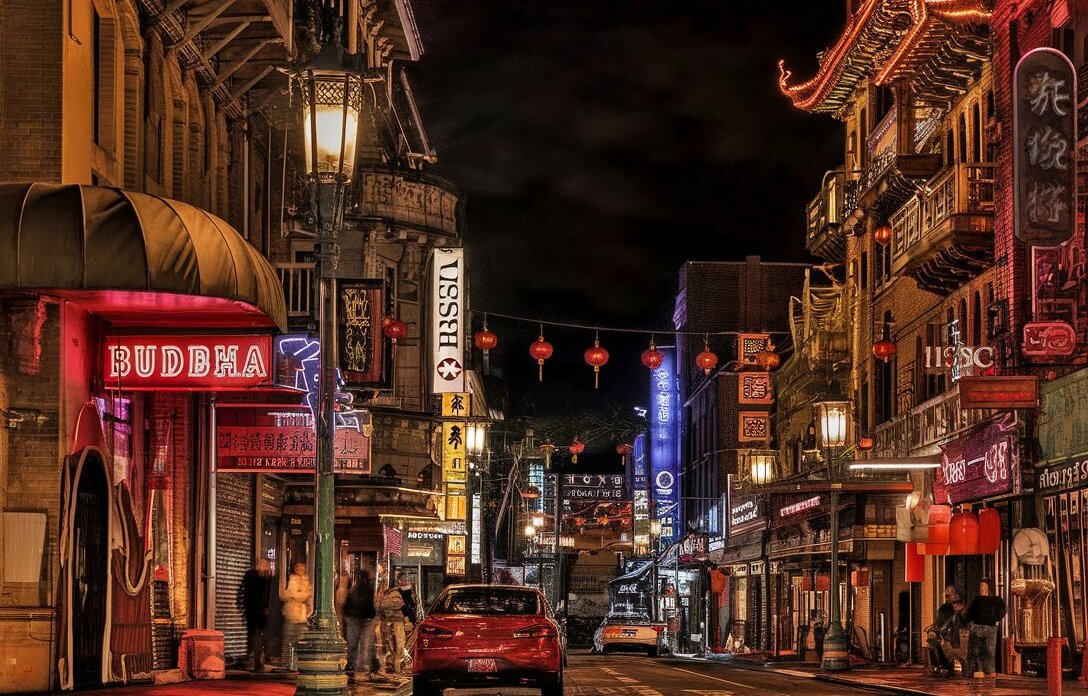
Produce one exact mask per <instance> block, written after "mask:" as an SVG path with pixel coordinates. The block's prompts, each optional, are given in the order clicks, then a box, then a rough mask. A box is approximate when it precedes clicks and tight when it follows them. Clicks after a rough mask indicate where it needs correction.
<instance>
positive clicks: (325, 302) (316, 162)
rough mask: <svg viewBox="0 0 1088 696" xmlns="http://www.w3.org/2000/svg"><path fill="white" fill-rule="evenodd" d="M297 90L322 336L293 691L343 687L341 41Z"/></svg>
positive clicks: (352, 119) (350, 85)
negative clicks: (336, 451) (310, 592)
mask: <svg viewBox="0 0 1088 696" xmlns="http://www.w3.org/2000/svg"><path fill="white" fill-rule="evenodd" d="M295 79H296V80H297V81H298V85H299V90H300V92H301V93H302V107H303V133H304V134H305V145H306V148H305V149H306V168H307V170H308V171H309V183H310V196H311V203H312V207H313V213H314V219H315V221H316V226H317V230H316V232H317V238H318V240H319V242H320V249H319V251H318V259H319V261H320V269H319V271H320V272H319V274H318V281H317V294H318V335H319V340H320V344H321V356H320V373H319V395H318V400H317V408H316V409H315V410H316V412H315V413H314V423H315V426H316V430H317V442H318V451H317V494H316V495H315V496H314V518H315V521H316V524H317V539H316V544H315V554H314V555H315V560H314V576H315V581H316V582H315V587H314V607H315V612H314V615H313V616H312V617H311V618H310V623H309V628H308V630H307V631H306V633H305V634H304V635H303V637H302V638H301V639H300V640H299V641H298V649H297V651H296V654H297V656H298V670H299V677H298V693H299V694H302V695H316V694H323V695H340V694H346V693H347V675H346V674H345V673H344V663H345V656H346V655H347V645H346V644H345V643H344V640H343V639H342V638H341V637H340V632H339V630H337V626H336V614H335V612H334V610H333V592H334V591H333V577H332V572H333V552H334V549H333V545H334V539H333V522H334V519H335V515H336V508H335V500H334V496H335V486H336V484H335V478H334V474H333V437H334V433H335V428H336V362H337V361H336V354H335V351H336V348H335V344H334V340H333V337H334V336H335V335H336V334H335V331H336V326H335V317H334V316H333V312H334V304H333V303H334V297H333V292H334V291H333V284H334V279H335V277H336V265H337V255H338V254H337V244H336V238H337V237H338V236H339V233H340V230H341V228H342V227H343V222H344V199H345V197H346V195H347V191H348V186H349V184H350V183H351V174H352V170H353V169H354V165H355V140H356V135H357V131H358V126H359V111H360V108H361V106H362V76H361V75H360V74H359V73H358V72H355V71H353V70H351V69H349V68H348V67H346V66H345V63H344V60H343V56H342V54H341V50H340V47H339V46H337V45H336V44H335V43H332V42H329V43H326V45H325V47H324V48H322V50H321V52H320V53H319V54H318V55H317V57H316V58H314V60H313V62H312V63H310V64H309V65H306V66H304V67H302V68H301V69H300V70H299V71H298V72H297V73H296V74H295Z"/></svg>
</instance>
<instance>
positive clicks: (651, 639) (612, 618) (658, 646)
mask: <svg viewBox="0 0 1088 696" xmlns="http://www.w3.org/2000/svg"><path fill="white" fill-rule="evenodd" d="M667 649H668V648H667V645H666V643H665V624H664V622H661V621H649V620H647V619H645V618H643V617H639V616H623V615H619V614H610V615H608V616H606V617H605V619H604V621H603V622H602V623H601V625H600V627H598V628H597V632H596V633H594V634H593V652H595V653H599V654H605V653H609V652H614V651H620V650H627V651H638V652H645V653H646V654H647V655H649V656H650V657H657V656H658V655H660V654H661V653H663V652H665V651H666V650H667Z"/></svg>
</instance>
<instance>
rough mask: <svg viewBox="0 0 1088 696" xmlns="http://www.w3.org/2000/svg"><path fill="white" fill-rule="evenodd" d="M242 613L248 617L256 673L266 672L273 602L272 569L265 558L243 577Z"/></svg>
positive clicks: (248, 644)
mask: <svg viewBox="0 0 1088 696" xmlns="http://www.w3.org/2000/svg"><path fill="white" fill-rule="evenodd" d="M240 595H241V605H242V613H244V614H245V617H246V641H247V642H246V645H247V646H248V649H249V660H250V661H251V662H252V665H253V667H252V669H253V671H254V672H263V671H264V664H265V663H264V661H265V657H266V655H265V645H266V643H265V636H264V630H265V628H266V627H267V626H268V603H269V602H270V601H271V600H272V567H271V566H270V565H269V564H268V561H267V560H266V559H264V558H262V559H260V560H259V561H257V567H256V568H250V569H249V570H247V571H246V574H245V575H243V576H242V586H241V588H240Z"/></svg>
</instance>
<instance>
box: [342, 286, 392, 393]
mask: <svg viewBox="0 0 1088 696" xmlns="http://www.w3.org/2000/svg"><path fill="white" fill-rule="evenodd" d="M381 321H382V290H381V281H379V280H347V279H344V278H337V279H336V340H337V352H336V355H338V356H339V358H340V370H341V372H342V374H343V378H344V381H345V382H346V383H347V384H349V385H351V386H373V385H380V384H381V383H382V345H383V342H384V339H383V337H382V331H381Z"/></svg>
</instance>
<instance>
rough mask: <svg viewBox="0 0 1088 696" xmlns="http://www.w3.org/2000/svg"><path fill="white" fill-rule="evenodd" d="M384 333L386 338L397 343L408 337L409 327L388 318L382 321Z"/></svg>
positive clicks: (397, 320) (399, 321)
mask: <svg viewBox="0 0 1088 696" xmlns="http://www.w3.org/2000/svg"><path fill="white" fill-rule="evenodd" d="M382 333H383V334H385V336H386V338H389V339H390V340H392V341H393V343H396V342H397V341H398V340H400V339H402V338H405V337H406V336H407V335H408V325H407V324H405V323H404V322H403V321H401V320H400V319H394V318H393V317H386V318H385V319H383V320H382Z"/></svg>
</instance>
